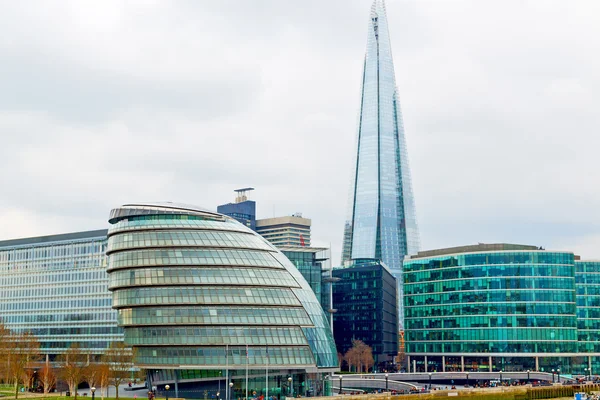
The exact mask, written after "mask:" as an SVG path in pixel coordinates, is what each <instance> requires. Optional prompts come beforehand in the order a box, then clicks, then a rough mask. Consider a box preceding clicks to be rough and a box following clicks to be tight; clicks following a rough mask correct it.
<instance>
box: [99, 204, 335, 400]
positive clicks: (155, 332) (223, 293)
mask: <svg viewBox="0 0 600 400" xmlns="http://www.w3.org/2000/svg"><path fill="white" fill-rule="evenodd" d="M109 222H110V224H111V227H110V229H109V231H108V247H107V256H108V268H107V271H108V275H109V290H111V291H112V292H113V307H114V308H115V309H117V311H118V321H119V325H120V326H122V327H123V328H124V330H125V343H126V344H128V345H130V346H132V347H133V348H134V350H135V363H136V365H137V366H138V367H140V368H144V369H146V370H147V371H148V379H149V380H150V382H151V384H152V385H155V386H158V387H159V390H160V388H164V387H165V385H167V384H169V386H170V387H171V388H172V390H174V392H173V394H174V395H175V397H194V395H193V394H192V392H194V391H197V390H209V391H211V392H212V391H213V390H219V389H218V388H220V393H221V397H224V396H230V397H231V398H238V397H247V396H248V395H253V393H254V392H256V393H257V394H262V395H265V396H266V395H283V396H292V397H293V396H296V395H301V396H307V395H308V396H310V395H322V394H327V393H329V392H330V389H329V383H328V382H329V381H327V380H326V379H325V376H326V375H327V373H330V372H333V371H337V370H338V369H339V368H338V359H337V352H336V348H335V343H334V341H333V337H332V334H331V330H330V327H329V323H328V320H327V317H326V316H325V313H324V311H323V309H322V308H321V305H320V302H319V299H317V298H316V296H315V294H314V293H313V291H312V289H311V288H310V286H309V284H308V283H307V281H306V280H305V279H304V278H303V276H302V274H301V273H300V272H299V271H298V269H297V268H296V267H294V265H293V264H292V263H291V262H290V261H289V260H288V259H287V258H286V257H285V256H284V255H283V254H282V253H281V252H280V251H279V250H278V249H277V248H276V247H274V245H273V244H271V243H269V242H268V241H267V240H265V239H264V238H263V237H261V236H260V235H259V234H257V233H256V232H254V231H252V230H251V229H250V228H248V227H246V226H244V225H242V224H240V223H239V222H237V221H236V220H234V219H233V218H231V217H228V216H225V215H222V214H219V213H215V212H211V211H207V210H204V209H201V208H198V207H195V206H187V205H176V204H173V203H152V204H129V205H124V206H122V207H118V208H116V209H114V210H112V211H111V214H110V219H109ZM230 387H231V390H232V392H229V388H230ZM228 392H229V393H228ZM225 398H229V397H225Z"/></svg>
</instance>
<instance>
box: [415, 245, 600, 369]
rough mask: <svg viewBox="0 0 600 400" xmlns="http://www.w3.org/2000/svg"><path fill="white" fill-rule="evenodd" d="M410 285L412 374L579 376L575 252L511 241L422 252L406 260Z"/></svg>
mask: <svg viewBox="0 0 600 400" xmlns="http://www.w3.org/2000/svg"><path fill="white" fill-rule="evenodd" d="M582 268H583V267H582ZM404 288H405V293H404V294H405V297H404V306H405V310H406V316H405V340H406V354H407V356H408V360H409V364H410V365H409V367H410V369H411V370H416V371H425V372H427V371H525V370H532V371H545V372H549V371H551V370H552V369H559V368H560V370H561V371H562V372H563V373H564V374H569V373H573V372H576V373H579V369H580V364H581V363H580V362H579V361H577V358H578V351H579V347H578V346H579V344H578V342H577V318H576V304H575V300H576V298H575V261H574V255H573V253H571V252H553V251H545V250H542V249H540V248H537V247H535V246H523V245H511V244H479V245H475V246H464V247H457V248H450V249H441V250H433V251H425V252H420V253H418V254H417V255H415V256H411V257H410V258H407V259H406V260H405V262H404ZM592 303H593V302H592ZM581 373H583V371H581Z"/></svg>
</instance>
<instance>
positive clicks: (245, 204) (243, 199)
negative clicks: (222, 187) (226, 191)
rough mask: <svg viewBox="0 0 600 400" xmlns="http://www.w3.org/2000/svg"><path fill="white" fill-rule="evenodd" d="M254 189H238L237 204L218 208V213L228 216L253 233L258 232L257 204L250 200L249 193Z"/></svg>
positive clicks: (223, 205)
mask: <svg viewBox="0 0 600 400" xmlns="http://www.w3.org/2000/svg"><path fill="white" fill-rule="evenodd" d="M251 190H254V188H242V189H236V190H235V192H236V197H235V203H228V204H222V205H220V206H217V212H218V213H221V214H225V215H228V216H230V217H232V218H234V219H236V220H237V221H238V222H240V223H241V224H242V225H244V226H247V227H248V228H250V229H252V230H253V231H254V230H256V202H255V201H252V200H248V196H247V195H246V193H247V192H249V191H251Z"/></svg>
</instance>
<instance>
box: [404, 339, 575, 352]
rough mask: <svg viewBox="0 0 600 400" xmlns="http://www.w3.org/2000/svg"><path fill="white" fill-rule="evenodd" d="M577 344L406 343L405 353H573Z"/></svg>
mask: <svg viewBox="0 0 600 400" xmlns="http://www.w3.org/2000/svg"><path fill="white" fill-rule="evenodd" d="M577 348H578V344H577V342H562V341H548V342H529V341H528V342H484V343H476V342H470V341H465V342H455V343H452V342H447V343H440V342H408V341H407V342H406V352H407V353H574V352H576V351H577Z"/></svg>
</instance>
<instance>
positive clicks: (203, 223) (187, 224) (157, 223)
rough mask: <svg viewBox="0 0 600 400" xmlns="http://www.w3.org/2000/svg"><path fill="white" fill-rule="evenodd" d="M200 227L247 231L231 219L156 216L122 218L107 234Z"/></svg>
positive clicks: (202, 228) (204, 228) (110, 235)
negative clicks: (142, 218)
mask: <svg viewBox="0 0 600 400" xmlns="http://www.w3.org/2000/svg"><path fill="white" fill-rule="evenodd" d="M173 228H175V229H194V230H195V229H201V230H217V231H234V232H249V230H248V228H245V227H243V226H240V225H239V224H238V223H237V222H232V221H228V220H226V221H222V222H221V221H209V220H197V219H188V220H183V219H166V218H156V219H154V220H141V219H135V220H131V219H130V220H122V221H119V222H117V223H116V224H114V225H112V226H111V227H110V228H109V230H108V236H109V237H112V236H113V235H114V234H116V233H120V232H125V231H140V230H146V231H147V230H158V229H173Z"/></svg>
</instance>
